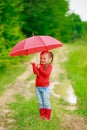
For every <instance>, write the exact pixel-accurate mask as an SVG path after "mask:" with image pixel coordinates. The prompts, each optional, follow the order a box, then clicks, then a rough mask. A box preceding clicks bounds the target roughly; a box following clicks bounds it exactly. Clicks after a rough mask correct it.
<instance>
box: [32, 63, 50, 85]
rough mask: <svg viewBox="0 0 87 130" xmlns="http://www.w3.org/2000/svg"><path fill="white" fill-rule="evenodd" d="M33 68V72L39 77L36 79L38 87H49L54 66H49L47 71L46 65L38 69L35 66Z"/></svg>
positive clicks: (41, 65)
mask: <svg viewBox="0 0 87 130" xmlns="http://www.w3.org/2000/svg"><path fill="white" fill-rule="evenodd" d="M32 66H33V72H34V74H36V75H37V77H36V83H35V85H36V87H47V86H49V76H50V73H51V71H52V65H51V64H49V65H48V66H47V69H45V67H46V65H44V64H40V67H39V68H37V66H36V65H35V64H33V65H32Z"/></svg>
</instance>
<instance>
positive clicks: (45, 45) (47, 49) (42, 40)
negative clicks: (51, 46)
mask: <svg viewBox="0 0 87 130" xmlns="http://www.w3.org/2000/svg"><path fill="white" fill-rule="evenodd" d="M39 39H40V40H41V41H42V43H43V45H45V48H46V50H47V51H48V49H47V45H46V44H45V41H44V40H42V38H41V36H39Z"/></svg>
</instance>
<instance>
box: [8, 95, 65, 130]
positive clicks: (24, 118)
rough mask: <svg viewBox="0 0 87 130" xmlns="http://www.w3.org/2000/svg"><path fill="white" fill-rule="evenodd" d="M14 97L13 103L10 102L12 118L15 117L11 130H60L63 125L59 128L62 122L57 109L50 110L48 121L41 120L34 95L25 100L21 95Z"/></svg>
mask: <svg viewBox="0 0 87 130" xmlns="http://www.w3.org/2000/svg"><path fill="white" fill-rule="evenodd" d="M16 99H17V101H16V102H15V103H11V104H10V108H11V109H12V110H14V115H13V118H14V119H15V122H14V124H13V125H14V126H12V128H11V129H12V130H15V129H16V130H28V129H29V130H41V129H42V130H43V129H44V130H54V129H55V130H62V128H63V127H64V126H62V128H61V125H62V122H61V121H60V118H59V115H58V114H57V113H56V112H57V111H58V110H54V111H52V113H53V114H52V119H51V120H50V121H46V120H41V119H40V117H39V109H38V106H37V101H36V98H35V97H33V98H31V99H29V100H25V99H24V97H22V96H21V95H16ZM55 108H56V107H55ZM57 115H58V116H57ZM65 130H67V129H66V128H65Z"/></svg>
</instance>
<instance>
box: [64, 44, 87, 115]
mask: <svg viewBox="0 0 87 130" xmlns="http://www.w3.org/2000/svg"><path fill="white" fill-rule="evenodd" d="M68 59H69V60H68V62H66V70H67V73H68V77H69V79H70V80H71V82H72V84H73V87H74V90H75V93H76V95H77V97H78V108H79V109H78V110H77V112H78V113H79V114H81V115H84V116H86V117H87V44H85V43H80V44H78V43H77V44H73V45H69V54H68Z"/></svg>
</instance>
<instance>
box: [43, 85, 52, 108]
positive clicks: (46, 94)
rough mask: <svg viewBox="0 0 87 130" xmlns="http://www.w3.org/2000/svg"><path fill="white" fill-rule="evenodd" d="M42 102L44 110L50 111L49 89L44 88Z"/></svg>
mask: <svg viewBox="0 0 87 130" xmlns="http://www.w3.org/2000/svg"><path fill="white" fill-rule="evenodd" d="M43 101H44V108H47V109H50V108H51V106H50V88H49V87H45V88H43Z"/></svg>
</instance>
